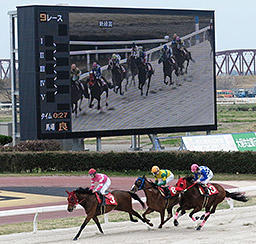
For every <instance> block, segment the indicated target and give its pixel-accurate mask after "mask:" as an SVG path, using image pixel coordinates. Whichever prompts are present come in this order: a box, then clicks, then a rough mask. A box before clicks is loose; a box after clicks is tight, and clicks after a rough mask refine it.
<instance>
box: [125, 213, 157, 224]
mask: <svg viewBox="0 0 256 244" xmlns="http://www.w3.org/2000/svg"><path fill="white" fill-rule="evenodd" d="M130 214H131V215H134V216H136V217H137V218H139V219H140V220H141V221H142V222H143V223H147V224H148V225H150V226H151V227H152V226H153V224H152V223H150V222H149V221H147V220H146V219H145V218H142V217H141V216H140V215H139V214H138V213H137V212H136V211H135V210H133V209H131V211H130V212H129V215H130Z"/></svg>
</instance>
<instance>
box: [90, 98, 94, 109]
mask: <svg viewBox="0 0 256 244" xmlns="http://www.w3.org/2000/svg"><path fill="white" fill-rule="evenodd" d="M93 100H94V97H92V96H91V98H90V103H89V108H92V107H93V104H92V101H93Z"/></svg>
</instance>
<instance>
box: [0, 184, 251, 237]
mask: <svg viewBox="0 0 256 244" xmlns="http://www.w3.org/2000/svg"><path fill="white" fill-rule="evenodd" d="M227 190H228V191H229V192H248V191H256V186H246V187H237V188H231V189H227ZM141 200H142V201H143V202H146V197H142V198H141ZM226 200H227V203H228V204H229V206H230V209H233V208H234V201H233V199H228V198H227V199H226ZM132 203H138V202H137V201H135V200H132ZM76 209H83V207H82V206H80V205H78V206H77V208H76ZM66 210H67V205H58V206H48V207H39V208H26V209H14V210H6V211H0V217H8V216H17V215H26V214H35V216H34V219H33V232H34V233H35V232H36V231H37V217H38V214H39V213H50V212H58V211H66ZM104 221H105V223H108V215H107V214H105V215H104Z"/></svg>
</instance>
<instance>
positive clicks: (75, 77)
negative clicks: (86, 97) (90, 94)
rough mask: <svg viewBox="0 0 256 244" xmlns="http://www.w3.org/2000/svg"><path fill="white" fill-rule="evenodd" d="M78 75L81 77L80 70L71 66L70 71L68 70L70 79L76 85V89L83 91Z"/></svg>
mask: <svg viewBox="0 0 256 244" xmlns="http://www.w3.org/2000/svg"><path fill="white" fill-rule="evenodd" d="M80 75H81V70H80V69H79V68H78V67H76V64H71V69H70V79H71V81H72V82H75V83H77V85H78V87H79V88H80V89H81V90H84V86H83V84H82V83H81V81H80V80H79V79H80Z"/></svg>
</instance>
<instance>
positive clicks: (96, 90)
mask: <svg viewBox="0 0 256 244" xmlns="http://www.w3.org/2000/svg"><path fill="white" fill-rule="evenodd" d="M86 85H87V86H88V87H89V89H90V92H91V99H90V103H89V108H92V107H93V103H92V102H93V100H94V98H95V99H96V100H97V101H98V107H97V109H98V110H100V109H101V106H100V100H101V95H102V94H103V93H104V92H105V93H106V106H108V84H107V83H104V85H102V84H101V81H99V80H97V79H96V77H95V75H94V74H93V73H92V72H91V73H90V75H89V78H87V80H86Z"/></svg>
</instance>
